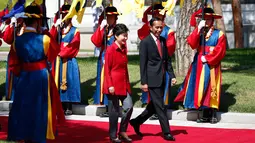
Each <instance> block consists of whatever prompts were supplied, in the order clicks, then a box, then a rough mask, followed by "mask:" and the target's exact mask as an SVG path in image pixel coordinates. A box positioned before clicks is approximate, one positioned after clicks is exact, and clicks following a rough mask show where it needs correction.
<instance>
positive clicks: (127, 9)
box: [119, 0, 133, 16]
mask: <svg viewBox="0 0 255 143" xmlns="http://www.w3.org/2000/svg"><path fill="white" fill-rule="evenodd" d="M119 10H121V15H122V16H123V15H127V14H129V13H131V11H132V10H133V5H132V3H131V2H130V0H122V1H121V2H120V5H119Z"/></svg>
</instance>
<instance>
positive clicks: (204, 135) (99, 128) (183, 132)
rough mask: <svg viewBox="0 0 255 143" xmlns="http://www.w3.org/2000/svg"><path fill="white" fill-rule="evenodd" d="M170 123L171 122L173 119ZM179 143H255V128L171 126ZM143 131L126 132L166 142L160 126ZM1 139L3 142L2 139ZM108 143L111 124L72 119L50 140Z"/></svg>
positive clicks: (148, 142)
mask: <svg viewBox="0 0 255 143" xmlns="http://www.w3.org/2000/svg"><path fill="white" fill-rule="evenodd" d="M7 122H8V118H7V117H0V124H1V125H2V131H1V132H0V140H5V139H6V136H7ZM170 123H171V121H170ZM171 130H172V134H173V135H174V136H175V138H176V141H175V142H176V143H254V142H255V130H238V129H214V128H196V127H179V126H172V127H171ZM141 132H143V133H144V135H145V136H144V138H143V139H142V140H141V139H140V138H139V137H138V136H136V135H135V133H134V131H133V129H132V127H130V126H129V128H128V131H127V134H128V135H129V136H130V137H131V138H132V139H133V142H134V143H165V142H166V141H164V140H163V138H162V137H161V129H160V126H159V125H142V126H141ZM0 142H1V141H0ZM105 142H109V138H108V123H107V122H93V121H75V120H69V121H67V124H66V125H65V126H62V127H60V128H59V132H58V136H57V138H56V140H54V141H48V143H105Z"/></svg>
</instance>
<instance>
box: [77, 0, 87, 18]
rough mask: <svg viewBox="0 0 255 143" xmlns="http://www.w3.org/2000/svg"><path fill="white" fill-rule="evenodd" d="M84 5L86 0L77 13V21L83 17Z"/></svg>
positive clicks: (85, 0)
mask: <svg viewBox="0 0 255 143" xmlns="http://www.w3.org/2000/svg"><path fill="white" fill-rule="evenodd" d="M86 5H87V0H84V2H83V6H82V8H81V9H80V10H79V11H78V13H77V21H78V22H79V23H81V22H82V18H83V15H84V12H85V7H86Z"/></svg>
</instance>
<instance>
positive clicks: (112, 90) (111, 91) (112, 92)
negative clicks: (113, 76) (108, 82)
mask: <svg viewBox="0 0 255 143" xmlns="http://www.w3.org/2000/svg"><path fill="white" fill-rule="evenodd" d="M109 92H110V93H111V94H114V92H115V90H114V87H113V86H111V87H109Z"/></svg>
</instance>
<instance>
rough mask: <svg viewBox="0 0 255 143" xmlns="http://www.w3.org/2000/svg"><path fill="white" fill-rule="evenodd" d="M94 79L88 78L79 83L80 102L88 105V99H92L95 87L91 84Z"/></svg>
mask: <svg viewBox="0 0 255 143" xmlns="http://www.w3.org/2000/svg"><path fill="white" fill-rule="evenodd" d="M95 81H96V78H92V79H89V80H87V81H85V82H83V83H81V104H85V105H88V104H89V100H92V97H93V94H94V92H95V89H96V87H95V86H92V84H93V83H94V82H95Z"/></svg>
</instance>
